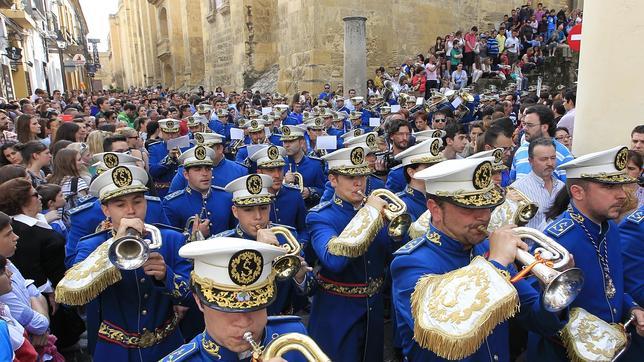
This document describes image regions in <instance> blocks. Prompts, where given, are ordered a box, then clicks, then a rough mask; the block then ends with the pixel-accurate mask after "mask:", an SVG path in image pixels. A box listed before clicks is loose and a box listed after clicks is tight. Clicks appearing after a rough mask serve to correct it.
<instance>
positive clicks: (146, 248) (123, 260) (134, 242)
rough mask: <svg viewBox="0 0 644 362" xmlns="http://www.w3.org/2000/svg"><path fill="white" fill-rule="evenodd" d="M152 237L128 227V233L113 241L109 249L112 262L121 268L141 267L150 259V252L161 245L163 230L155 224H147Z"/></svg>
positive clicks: (146, 227) (132, 268) (146, 226)
mask: <svg viewBox="0 0 644 362" xmlns="http://www.w3.org/2000/svg"><path fill="white" fill-rule="evenodd" d="M145 230H146V231H148V232H150V235H151V238H150V239H144V238H143V235H141V233H139V231H138V230H136V229H133V228H128V229H127V235H125V236H123V237H120V238H118V239H116V240H114V241H113V242H112V244H111V245H110V248H109V251H108V257H109V260H110V262H111V263H112V264H113V265H114V266H115V267H117V268H119V269H121V270H134V269H138V268H140V267H141V266H142V265H143V264H145V262H146V261H147V260H148V257H149V256H150V252H152V251H154V250H158V249H159V248H160V247H161V231H159V229H157V228H156V227H155V226H153V225H149V224H145Z"/></svg>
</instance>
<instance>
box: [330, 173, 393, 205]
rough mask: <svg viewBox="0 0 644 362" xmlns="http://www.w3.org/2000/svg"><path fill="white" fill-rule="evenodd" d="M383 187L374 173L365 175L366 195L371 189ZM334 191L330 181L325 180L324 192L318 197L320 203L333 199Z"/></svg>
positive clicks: (382, 183)
mask: <svg viewBox="0 0 644 362" xmlns="http://www.w3.org/2000/svg"><path fill="white" fill-rule="evenodd" d="M384 188H385V183H384V182H382V180H381V179H380V178H378V177H376V176H374V175H369V176H368V177H367V188H366V190H365V192H366V195H367V196H368V195H370V194H371V191H373V190H376V189H384ZM334 193H335V190H334V189H333V186H331V181H327V182H326V183H325V184H324V194H322V198H321V199H320V203H323V202H325V201H331V200H332V199H333V194H334Z"/></svg>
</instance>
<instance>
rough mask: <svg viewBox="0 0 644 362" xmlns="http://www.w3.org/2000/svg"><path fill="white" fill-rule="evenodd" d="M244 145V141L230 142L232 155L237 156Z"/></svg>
mask: <svg viewBox="0 0 644 362" xmlns="http://www.w3.org/2000/svg"><path fill="white" fill-rule="evenodd" d="M243 145H244V139H243V138H241V139H238V140H233V141H232V142H230V153H231V154H233V155H236V154H237V151H239V149H240V148H241V147H242V146H243Z"/></svg>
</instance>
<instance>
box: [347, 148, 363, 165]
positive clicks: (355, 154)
mask: <svg viewBox="0 0 644 362" xmlns="http://www.w3.org/2000/svg"><path fill="white" fill-rule="evenodd" d="M349 158H350V159H351V163H352V164H354V165H360V164H362V163H364V149H363V148H362V147H356V148H354V149H353V150H352V151H351V155H350V157H349Z"/></svg>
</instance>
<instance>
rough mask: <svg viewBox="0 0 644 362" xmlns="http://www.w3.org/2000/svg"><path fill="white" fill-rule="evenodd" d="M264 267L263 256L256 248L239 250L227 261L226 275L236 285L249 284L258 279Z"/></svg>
mask: <svg viewBox="0 0 644 362" xmlns="http://www.w3.org/2000/svg"><path fill="white" fill-rule="evenodd" d="M263 268H264V257H262V254H261V253H260V252H258V251H256V250H250V249H246V250H241V251H238V252H237V253H235V254H234V255H233V257H232V258H230V262H228V276H230V280H232V281H233V283H235V284H237V285H242V286H245V285H251V284H253V283H255V282H256V281H257V280H259V277H260V276H261V275H262V270H263Z"/></svg>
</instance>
